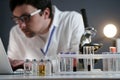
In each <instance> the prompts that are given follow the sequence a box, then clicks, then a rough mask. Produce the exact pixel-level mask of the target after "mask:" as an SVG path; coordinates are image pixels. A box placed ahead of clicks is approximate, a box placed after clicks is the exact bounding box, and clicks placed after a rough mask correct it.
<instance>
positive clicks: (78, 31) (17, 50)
mask: <svg viewBox="0 0 120 80" xmlns="http://www.w3.org/2000/svg"><path fill="white" fill-rule="evenodd" d="M53 14H54V18H53V22H52V25H51V28H50V31H49V34H51V33H52V30H53V27H54V28H55V29H54V31H53V34H52V38H51V41H50V44H49V47H48V50H47V53H46V56H47V57H49V58H56V55H57V54H58V53H59V52H61V51H65V50H68V49H69V50H71V51H78V50H79V44H80V38H81V36H82V34H83V33H84V24H83V19H82V16H81V14H80V13H77V12H75V11H71V12H70V11H64V12H62V11H59V10H58V9H57V8H56V7H55V6H53ZM49 38H50V35H48V38H47V41H46V42H44V41H43V40H42V39H41V38H40V37H39V36H35V37H33V38H27V37H26V36H25V35H24V33H23V32H22V31H21V30H20V28H19V26H18V25H16V26H14V27H13V28H12V29H11V31H10V38H9V46H8V57H10V58H12V59H19V60H25V59H26V58H27V59H41V58H44V54H43V53H42V52H41V50H40V49H43V50H44V51H45V50H46V49H47V46H48V43H49Z"/></svg>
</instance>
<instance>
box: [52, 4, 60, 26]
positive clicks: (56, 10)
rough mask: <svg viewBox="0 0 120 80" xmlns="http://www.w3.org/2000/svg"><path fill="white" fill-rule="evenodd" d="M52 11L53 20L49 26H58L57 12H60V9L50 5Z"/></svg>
mask: <svg viewBox="0 0 120 80" xmlns="http://www.w3.org/2000/svg"><path fill="white" fill-rule="evenodd" d="M52 13H53V22H52V25H51V26H55V27H58V25H59V24H58V23H59V14H60V13H61V11H60V10H58V8H57V7H56V6H52Z"/></svg>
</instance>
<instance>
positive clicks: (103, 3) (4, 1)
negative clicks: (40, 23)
mask: <svg viewBox="0 0 120 80" xmlns="http://www.w3.org/2000/svg"><path fill="white" fill-rule="evenodd" d="M8 1H9V0H0V5H1V7H0V10H1V11H0V37H1V38H2V40H3V43H4V46H5V49H6V50H7V46H8V39H9V31H10V29H11V27H12V26H13V25H14V23H13V22H12V21H11V19H10V17H11V15H12V14H11V12H10V10H9V3H8ZM52 2H53V4H54V5H56V6H57V7H58V8H59V9H60V10H63V11H65V10H69V11H73V10H74V11H78V12H80V10H81V9H82V8H84V9H86V12H87V18H88V23H89V26H92V27H94V28H96V30H97V34H96V36H95V37H94V38H93V42H95V43H103V44H104V45H103V47H102V48H100V49H99V50H98V53H101V52H103V51H108V50H109V46H112V40H110V39H107V38H105V37H104V35H103V32H102V30H103V27H104V26H105V25H106V24H108V23H113V24H115V25H116V26H117V28H118V31H119V25H120V22H119V21H120V16H119V14H120V0H52ZM116 37H119V33H118V35H117V36H116Z"/></svg>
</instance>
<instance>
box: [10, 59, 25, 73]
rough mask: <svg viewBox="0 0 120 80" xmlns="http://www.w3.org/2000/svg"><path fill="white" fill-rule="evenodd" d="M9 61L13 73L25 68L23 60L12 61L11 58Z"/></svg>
mask: <svg viewBox="0 0 120 80" xmlns="http://www.w3.org/2000/svg"><path fill="white" fill-rule="evenodd" d="M9 61H10V64H11V66H12V69H13V71H15V70H17V69H23V68H24V61H23V60H12V59H11V58H9Z"/></svg>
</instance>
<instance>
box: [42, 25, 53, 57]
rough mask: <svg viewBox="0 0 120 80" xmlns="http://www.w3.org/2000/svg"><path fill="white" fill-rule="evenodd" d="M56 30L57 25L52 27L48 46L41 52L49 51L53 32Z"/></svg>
mask: <svg viewBox="0 0 120 80" xmlns="http://www.w3.org/2000/svg"><path fill="white" fill-rule="evenodd" d="M54 31H55V26H54V27H53V28H52V31H51V32H50V36H49V39H48V43H47V46H46V48H45V49H44V50H43V49H41V52H42V53H43V54H44V55H46V54H47V52H48V49H49V46H50V43H51V40H52V36H53V33H54Z"/></svg>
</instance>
